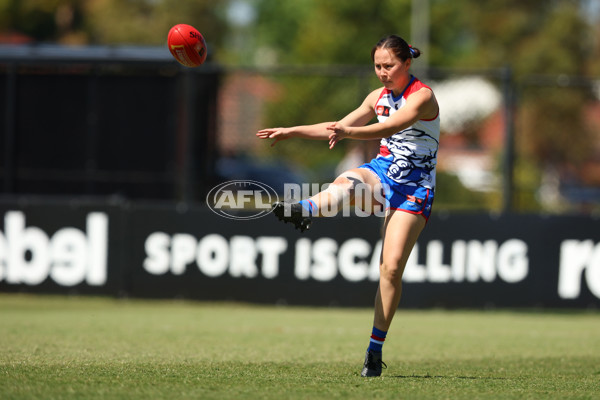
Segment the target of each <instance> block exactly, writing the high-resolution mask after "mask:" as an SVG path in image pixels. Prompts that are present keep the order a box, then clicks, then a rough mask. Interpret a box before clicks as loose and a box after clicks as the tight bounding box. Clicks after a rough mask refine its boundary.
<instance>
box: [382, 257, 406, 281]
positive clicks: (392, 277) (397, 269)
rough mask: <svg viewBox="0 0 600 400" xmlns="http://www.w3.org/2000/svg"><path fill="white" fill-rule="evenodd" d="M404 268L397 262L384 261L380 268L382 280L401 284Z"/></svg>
mask: <svg viewBox="0 0 600 400" xmlns="http://www.w3.org/2000/svg"><path fill="white" fill-rule="evenodd" d="M403 270H404V268H402V266H401V265H400V263H399V262H397V261H395V260H384V261H383V262H382V263H381V265H380V266H379V275H380V278H381V279H385V280H387V281H390V282H400V281H401V279H402V272H403Z"/></svg>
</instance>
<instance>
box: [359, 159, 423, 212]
mask: <svg viewBox="0 0 600 400" xmlns="http://www.w3.org/2000/svg"><path fill="white" fill-rule="evenodd" d="M389 165H390V161H389V160H388V159H386V158H383V157H379V158H374V159H373V160H371V161H370V162H368V163H366V164H363V165H361V166H359V167H358V168H365V169H368V170H369V171H371V172H372V173H374V174H375V175H376V176H377V178H379V181H380V182H381V184H382V185H383V194H384V196H385V200H386V204H385V207H386V209H390V210H401V211H405V212H408V213H411V214H420V215H422V216H423V217H425V219H426V220H428V219H429V216H430V215H431V208H432V206H433V195H434V191H433V189H428V188H426V187H423V186H418V185H417V183H416V182H410V183H406V184H402V183H398V182H396V181H394V180H392V179H391V178H390V177H389V176H387V173H386V172H387V170H388V167H389ZM411 175H415V181H418V179H417V177H420V176H421V171H413V172H411V173H410V174H409V175H408V176H406V177H405V179H406V178H409V179H410V176H411Z"/></svg>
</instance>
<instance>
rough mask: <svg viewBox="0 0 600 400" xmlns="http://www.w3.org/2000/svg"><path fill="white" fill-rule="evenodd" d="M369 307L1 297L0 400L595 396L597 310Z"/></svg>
mask: <svg viewBox="0 0 600 400" xmlns="http://www.w3.org/2000/svg"><path fill="white" fill-rule="evenodd" d="M371 314H372V313H371V310H367V309H330V308H296V307H267V306H252V305H244V304H241V305H240V304H211V303H194V302H178V301H138V300H115V299H103V298H82V297H59V296H57V297H55V296H26V295H9V294H2V295H0V399H3V400H7V399H163V398H164V399H173V400H174V399H315V398H323V399H329V398H340V399H371V398H373V399H385V398H389V399H399V398H403V399H419V398H423V399H432V398H447V399H511V398H514V399H521V398H523V399H525V398H526V399H535V398H544V399H546V398H556V399H567V398H572V399H575V398H577V399H599V398H600V314H598V312H554V313H553V312H540V313H536V312H511V311H488V312H483V311H441V310H432V311H409V310H402V309H400V310H399V311H398V313H397V314H396V318H395V320H394V324H393V325H392V328H391V330H390V333H389V335H388V339H387V341H386V344H385V346H384V360H385V361H386V362H387V364H388V366H389V368H388V369H387V370H385V371H384V375H383V376H382V377H380V378H370V379H364V378H361V377H360V376H359V371H360V367H361V364H362V361H363V357H364V350H365V348H366V346H367V342H368V337H369V334H370V328H371V320H372V315H371Z"/></svg>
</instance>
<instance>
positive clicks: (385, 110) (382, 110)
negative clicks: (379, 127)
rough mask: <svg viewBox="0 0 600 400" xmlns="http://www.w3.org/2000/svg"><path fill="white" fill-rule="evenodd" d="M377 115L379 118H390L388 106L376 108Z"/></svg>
mask: <svg viewBox="0 0 600 400" xmlns="http://www.w3.org/2000/svg"><path fill="white" fill-rule="evenodd" d="M376 111H377V115H379V116H381V117H389V116H390V108H389V107H388V106H377V110H376Z"/></svg>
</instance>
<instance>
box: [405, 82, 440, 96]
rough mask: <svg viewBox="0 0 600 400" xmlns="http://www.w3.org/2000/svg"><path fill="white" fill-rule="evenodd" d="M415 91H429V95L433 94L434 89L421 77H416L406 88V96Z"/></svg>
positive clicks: (422, 92) (423, 92) (421, 92)
mask: <svg viewBox="0 0 600 400" xmlns="http://www.w3.org/2000/svg"><path fill="white" fill-rule="evenodd" d="M413 93H420V94H426V93H428V94H429V95H433V90H432V89H431V87H429V85H426V84H425V83H423V81H421V80H420V79H419V78H415V79H414V80H413V81H412V83H411V84H410V86H409V87H408V88H407V89H406V92H405V93H404V96H405V97H408V96H410V95H411V94H413Z"/></svg>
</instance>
